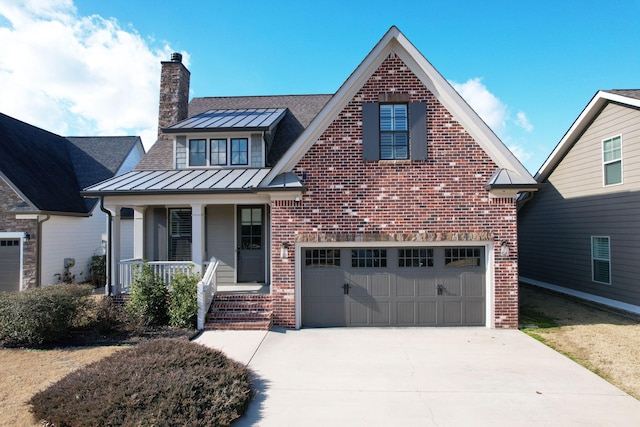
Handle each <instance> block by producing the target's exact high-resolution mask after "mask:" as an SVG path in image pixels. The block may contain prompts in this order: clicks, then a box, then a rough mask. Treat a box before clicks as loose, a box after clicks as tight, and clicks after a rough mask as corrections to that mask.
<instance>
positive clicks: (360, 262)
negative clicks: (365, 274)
mask: <svg viewBox="0 0 640 427" xmlns="http://www.w3.org/2000/svg"><path fill="white" fill-rule="evenodd" d="M386 266H387V250H386V249H353V250H351V267H355V268H381V267H386Z"/></svg>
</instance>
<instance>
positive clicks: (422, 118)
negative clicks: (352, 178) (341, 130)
mask: <svg viewBox="0 0 640 427" xmlns="http://www.w3.org/2000/svg"><path fill="white" fill-rule="evenodd" d="M379 101H380V102H365V103H364V104H362V158H363V159H364V160H365V161H371V160H392V161H395V160H426V159H427V115H426V114H427V107H426V103H425V102H410V97H409V95H408V94H400V93H389V94H380V96H379Z"/></svg>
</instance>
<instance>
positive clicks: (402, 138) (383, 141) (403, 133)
mask: <svg viewBox="0 0 640 427" xmlns="http://www.w3.org/2000/svg"><path fill="white" fill-rule="evenodd" d="M408 158H409V115H408V114H407V104H381V105H380V159H381V160H403V159H408Z"/></svg>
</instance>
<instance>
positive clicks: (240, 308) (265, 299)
mask: <svg viewBox="0 0 640 427" xmlns="http://www.w3.org/2000/svg"><path fill="white" fill-rule="evenodd" d="M272 321H273V300H272V299H271V295H264V294H244V293H222V294H216V295H215V296H214V298H213V302H212V303H211V308H210V309H209V312H208V313H207V317H206V322H205V325H204V328H205V329H206V330H223V329H224V330H263V331H264V330H269V329H270V328H271V324H272Z"/></svg>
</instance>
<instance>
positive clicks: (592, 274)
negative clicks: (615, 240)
mask: <svg viewBox="0 0 640 427" xmlns="http://www.w3.org/2000/svg"><path fill="white" fill-rule="evenodd" d="M595 239H607V245H608V247H609V248H608V252H609V258H607V259H604V258H596V256H595V253H594V252H595V251H594V246H595V245H594V241H595ZM594 261H606V262H608V263H609V274H608V275H609V281H608V282H601V281H599V280H595V279H596V278H595V268H594V265H593V264H594ZM591 281H592V282H594V283H600V284H603V285H611V237H610V236H591Z"/></svg>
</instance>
